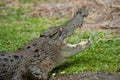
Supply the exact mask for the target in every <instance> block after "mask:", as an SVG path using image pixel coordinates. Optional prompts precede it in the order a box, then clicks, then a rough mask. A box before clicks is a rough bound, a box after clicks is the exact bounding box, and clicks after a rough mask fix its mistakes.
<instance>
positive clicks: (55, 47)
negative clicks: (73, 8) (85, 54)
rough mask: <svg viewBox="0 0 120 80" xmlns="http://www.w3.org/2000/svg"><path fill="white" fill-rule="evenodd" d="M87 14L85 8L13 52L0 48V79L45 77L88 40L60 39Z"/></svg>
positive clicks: (69, 33)
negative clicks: (70, 40) (73, 42)
mask: <svg viewBox="0 0 120 80" xmlns="http://www.w3.org/2000/svg"><path fill="white" fill-rule="evenodd" d="M86 15H87V10H86V9H85V8H83V9H81V10H79V11H78V12H77V14H76V15H75V16H74V17H73V18H72V19H71V20H69V21H68V22H67V23H65V24H63V25H60V26H57V27H54V28H50V29H48V30H46V31H45V32H42V33H41V34H40V37H39V38H36V39H33V40H31V41H29V42H28V43H26V44H25V45H24V46H22V47H20V48H19V49H18V50H17V51H16V52H15V53H10V52H0V80H47V79H48V77H49V73H50V72H51V70H52V69H54V68H55V67H56V66H59V65H60V64H61V63H63V62H64V61H65V59H66V58H67V57H70V56H72V55H74V54H76V53H78V52H80V51H82V50H84V49H86V48H87V47H88V46H89V45H90V44H91V42H90V41H89V40H88V41H87V42H85V43H84V44H81V43H79V44H75V45H68V44H65V43H63V40H64V39H65V38H66V37H68V36H70V35H71V34H72V33H73V31H74V30H75V29H76V28H77V27H79V26H81V25H82V22H83V18H84V17H85V16H86Z"/></svg>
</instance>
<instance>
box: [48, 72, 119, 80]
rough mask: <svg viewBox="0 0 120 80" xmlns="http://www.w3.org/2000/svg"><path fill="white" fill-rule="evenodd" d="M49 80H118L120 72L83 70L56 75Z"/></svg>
mask: <svg viewBox="0 0 120 80" xmlns="http://www.w3.org/2000/svg"><path fill="white" fill-rule="evenodd" d="M50 80H120V73H104V72H98V73H95V72H83V73H79V74H72V75H57V76H56V77H52V78H51V79H50Z"/></svg>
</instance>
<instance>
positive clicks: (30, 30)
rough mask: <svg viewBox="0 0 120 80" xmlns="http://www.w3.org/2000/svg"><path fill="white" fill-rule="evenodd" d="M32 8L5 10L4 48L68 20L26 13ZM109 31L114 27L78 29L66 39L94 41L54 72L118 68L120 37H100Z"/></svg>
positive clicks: (1, 19) (0, 39)
mask: <svg viewBox="0 0 120 80" xmlns="http://www.w3.org/2000/svg"><path fill="white" fill-rule="evenodd" d="M28 1H29V0H28ZM30 1H31V0H30ZM30 10H32V9H28V8H23V7H20V8H17V9H14V8H8V9H6V10H5V12H4V13H1V16H0V51H15V50H16V49H17V48H19V47H20V46H22V45H24V44H25V43H26V42H28V41H29V40H31V39H33V38H37V37H39V34H40V32H42V31H44V30H46V29H48V28H49V27H51V26H55V25H59V24H62V23H64V22H65V21H66V20H67V19H65V20H62V21H57V20H55V19H53V18H51V19H47V18H34V17H30V16H26V15H24V13H25V12H28V11H30ZM108 34H111V31H107V32H105V31H92V32H90V31H87V30H86V31H83V32H81V33H77V32H75V33H74V34H73V35H72V36H71V37H69V38H67V39H66V42H68V43H71V44H74V43H78V42H79V41H80V40H81V39H88V38H90V39H91V40H92V42H93V43H92V45H91V46H90V47H89V48H88V49H86V50H85V51H83V52H81V53H80V54H77V55H75V56H72V57H70V58H68V59H67V60H66V62H65V63H64V64H62V65H61V66H59V67H57V68H56V69H55V70H53V73H55V74H56V73H60V74H62V73H65V74H70V73H78V72H86V71H94V72H99V71H102V72H117V70H118V69H120V40H119V39H110V40H100V39H101V38H103V37H106V36H107V35H108Z"/></svg>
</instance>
